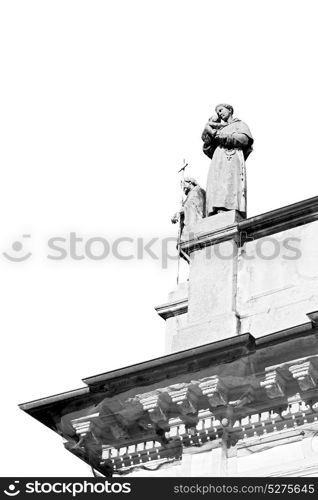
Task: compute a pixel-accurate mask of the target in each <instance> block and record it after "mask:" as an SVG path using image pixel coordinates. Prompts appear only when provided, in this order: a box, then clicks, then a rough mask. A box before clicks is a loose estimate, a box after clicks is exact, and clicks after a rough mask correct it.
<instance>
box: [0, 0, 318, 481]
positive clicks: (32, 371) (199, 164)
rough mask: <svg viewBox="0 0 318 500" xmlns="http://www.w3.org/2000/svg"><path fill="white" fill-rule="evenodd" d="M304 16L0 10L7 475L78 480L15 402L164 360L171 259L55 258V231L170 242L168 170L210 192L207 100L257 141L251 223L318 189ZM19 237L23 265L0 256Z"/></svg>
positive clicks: (126, 5) (191, 9)
mask: <svg viewBox="0 0 318 500" xmlns="http://www.w3.org/2000/svg"><path fill="white" fill-rule="evenodd" d="M315 4H316V2H315V1H314V0H313V1H305V2H299V1H297V2H296V1H291V0H288V1H283V0H280V1H279V2H278V1H268V0H267V1H266V2H265V1H263V2H256V1H255V0H252V1H247V0H246V1H240V2H237V1H225V0H222V1H221V2H220V1H213V0H209V1H198V0H196V1H191V2H190V1H186V0H182V1H179V0H173V1H171V0H169V1H163V0H161V1H160V2H159V1H156V2H155V1H149V0H147V1H139V0H134V1H131V0H122V1H119V0H114V1H106V0H104V1H93V2H92V1H85V2H83V1H80V0H76V1H70V0H53V1H47V0H39V1H27V2H26V1H25V0H23V1H12V0H7V1H2V2H1V6H0V45H1V58H0V65H1V70H2V77H1V80H0V85H1V92H0V100H1V103H0V106H1V112H0V121H1V152H0V155H1V183H0V212H1V231H0V252H1V253H0V276H1V284H0V304H1V306H0V328H1V332H2V349H1V350H2V361H1V382H2V397H1V400H2V403H3V406H2V409H1V429H2V437H1V445H2V449H3V450H4V451H3V452H2V457H3V461H2V465H1V470H0V474H1V475H2V476H6V475H11V476H19V475H25V476H85V475H90V469H89V468H88V466H86V465H85V464H84V463H82V462H81V461H80V460H79V459H77V458H75V457H73V456H72V455H71V454H69V453H67V452H66V451H65V450H64V448H63V445H62V441H61V439H60V438H59V437H58V436H57V435H56V434H55V433H53V432H52V431H50V430H49V429H46V428H45V427H44V426H43V425H41V424H40V423H38V422H37V421H35V420H33V419H32V418H31V417H29V416H28V415H27V414H25V413H23V412H22V411H20V410H19V409H18V407H17V405H18V403H22V402H26V401H30V400H33V399H39V398H41V397H44V396H49V395H53V394H56V393H59V392H64V391H67V390H71V389H75V388H78V387H81V386H82V385H83V383H82V382H81V379H82V378H83V377H86V376H90V375H95V374H98V373H101V372H106V371H109V370H112V369H116V368H120V367H123V366H126V365H129V364H134V363H137V362H140V361H144V360H147V359H151V358H154V357H158V356H161V355H163V353H164V332H165V325H164V321H163V320H162V319H161V318H160V317H159V316H157V314H156V312H155V311H154V309H153V308H154V306H155V305H158V304H160V303H163V302H165V301H166V299H167V294H168V292H169V291H171V290H172V289H173V288H174V286H175V278H176V263H175V262H172V263H170V266H169V268H168V269H166V270H162V269H161V267H160V263H158V262H157V261H154V260H151V259H150V258H146V259H144V260H139V261H136V260H131V261H118V260H115V259H113V258H107V259H105V260H103V261H92V260H88V259H84V260H78V261H74V260H70V259H66V260H63V261H52V260H48V259H47V258H46V254H47V248H46V242H47V239H48V238H49V237H52V236H62V237H63V236H64V237H67V235H68V234H69V233H70V232H71V231H76V232H77V235H78V236H80V237H83V238H85V239H88V238H90V237H94V236H102V237H104V238H107V239H108V240H109V241H112V240H113V239H114V238H116V237H120V236H130V237H144V238H146V239H147V240H148V239H150V238H152V237H165V236H173V235H175V234H176V230H177V229H176V227H175V226H172V225H171V224H170V217H171V215H172V214H173V212H174V211H175V210H176V209H177V208H178V204H179V199H180V190H179V178H178V174H177V170H178V169H179V168H180V166H181V164H182V159H183V158H184V157H185V158H186V159H187V160H188V161H189V163H190V164H191V168H190V169H189V171H188V175H191V176H193V177H196V178H197V179H198V180H199V181H200V182H201V184H202V186H203V187H205V182H206V175H207V171H208V165H209V160H208V158H207V157H205V156H204V155H203V153H202V151H201V147H202V145H201V139H200V136H201V132H202V129H203V126H204V124H205V122H206V121H207V119H208V118H209V116H210V115H211V114H212V111H213V109H214V106H215V105H216V104H217V103H219V102H229V103H231V104H233V106H234V108H235V115H236V116H238V117H239V118H241V119H242V120H244V121H246V122H247V123H248V125H249V126H250V128H251V131H252V133H253V135H254V138H255V150H254V152H253V153H252V155H251V156H250V158H249V159H248V161H247V171H248V215H249V216H252V215H256V214H259V213H262V212H265V211H268V210H271V209H275V208H278V207H280V206H283V205H287V204H290V203H293V202H296V201H300V200H302V199H305V198H309V197H311V196H316V195H317V194H318V192H317V191H318V188H317V186H318V169H317V167H318V164H317V162H318V160H317V154H316V143H317V129H318V125H317V114H318V113H317V111H318V97H317V88H318V82H317V74H316V66H317V65H316V61H317V35H316V31H317V26H316V23H317V12H315V10H317V9H315ZM26 233H28V234H31V238H29V241H28V242H27V248H28V250H30V251H32V252H33V255H32V257H31V258H30V259H29V260H27V261H25V262H23V263H12V262H9V261H7V260H6V259H5V257H3V255H2V252H3V251H7V252H9V249H10V245H11V244H12V242H13V241H15V240H21V237H22V235H23V234H26ZM156 248H157V247H156ZM129 250H130V248H128V247H127V251H129ZM11 253H12V250H11ZM184 272H185V269H183V273H184ZM4 401H5V403H4Z"/></svg>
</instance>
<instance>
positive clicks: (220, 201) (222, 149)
mask: <svg viewBox="0 0 318 500" xmlns="http://www.w3.org/2000/svg"><path fill="white" fill-rule="evenodd" d="M215 111H216V115H215V116H212V117H211V118H210V119H209V121H208V122H207V124H206V126H205V128H204V130H203V133H202V140H203V143H204V144H203V152H204V153H205V154H206V155H207V156H208V157H209V158H210V159H211V164H210V169H209V173H208V181H207V190H206V216H207V217H208V216H210V215H214V214H216V213H219V212H222V211H226V210H237V211H238V212H239V213H240V214H241V215H242V217H244V218H245V217H246V169H245V160H246V159H247V157H248V156H249V154H250V153H251V151H252V145H253V137H252V134H251V132H250V130H249V128H248V126H247V125H246V123H244V122H242V121H241V120H239V119H238V118H233V112H234V110H233V107H232V106H231V105H230V104H219V105H218V106H216V108H215Z"/></svg>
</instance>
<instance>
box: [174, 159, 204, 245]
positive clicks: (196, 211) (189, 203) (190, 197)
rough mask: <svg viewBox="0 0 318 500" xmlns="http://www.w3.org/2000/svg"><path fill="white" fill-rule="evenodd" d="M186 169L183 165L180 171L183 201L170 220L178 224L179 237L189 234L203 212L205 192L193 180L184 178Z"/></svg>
mask: <svg viewBox="0 0 318 500" xmlns="http://www.w3.org/2000/svg"><path fill="white" fill-rule="evenodd" d="M186 167H187V165H186V164H185V165H184V167H183V168H182V169H181V170H183V178H182V180H181V188H182V191H183V193H184V195H185V199H182V202H181V208H180V209H179V210H178V212H176V213H175V214H174V215H173V217H172V219H171V222H172V223H173V224H176V223H177V222H179V223H180V236H181V235H182V234H186V233H187V234H188V233H189V232H191V231H192V230H193V227H194V226H195V224H196V223H197V222H198V221H199V220H200V219H202V218H203V217H204V212H205V191H204V189H202V188H201V187H200V186H199V184H198V182H197V181H196V180H195V179H193V178H192V177H184V170H185V168H186Z"/></svg>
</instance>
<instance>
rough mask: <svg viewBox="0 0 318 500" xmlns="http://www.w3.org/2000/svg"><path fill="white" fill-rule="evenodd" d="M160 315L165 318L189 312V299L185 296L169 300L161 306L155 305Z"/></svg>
mask: <svg viewBox="0 0 318 500" xmlns="http://www.w3.org/2000/svg"><path fill="white" fill-rule="evenodd" d="M155 310H156V311H157V313H158V314H159V316H160V317H161V318H163V319H168V318H171V317H173V316H179V315H180V314H185V313H187V312H188V299H187V298H183V299H180V300H175V301H172V302H167V303H166V304H162V305H160V306H157V307H155Z"/></svg>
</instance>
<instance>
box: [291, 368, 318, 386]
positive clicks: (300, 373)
mask: <svg viewBox="0 0 318 500" xmlns="http://www.w3.org/2000/svg"><path fill="white" fill-rule="evenodd" d="M289 371H290V372H291V373H292V375H293V377H294V379H296V380H297V382H298V385H299V387H300V390H301V391H308V390H309V389H314V388H315V387H316V386H317V383H318V370H317V369H316V368H315V367H314V365H313V363H312V362H311V361H305V362H304V363H301V364H297V365H292V366H290V367H289Z"/></svg>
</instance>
